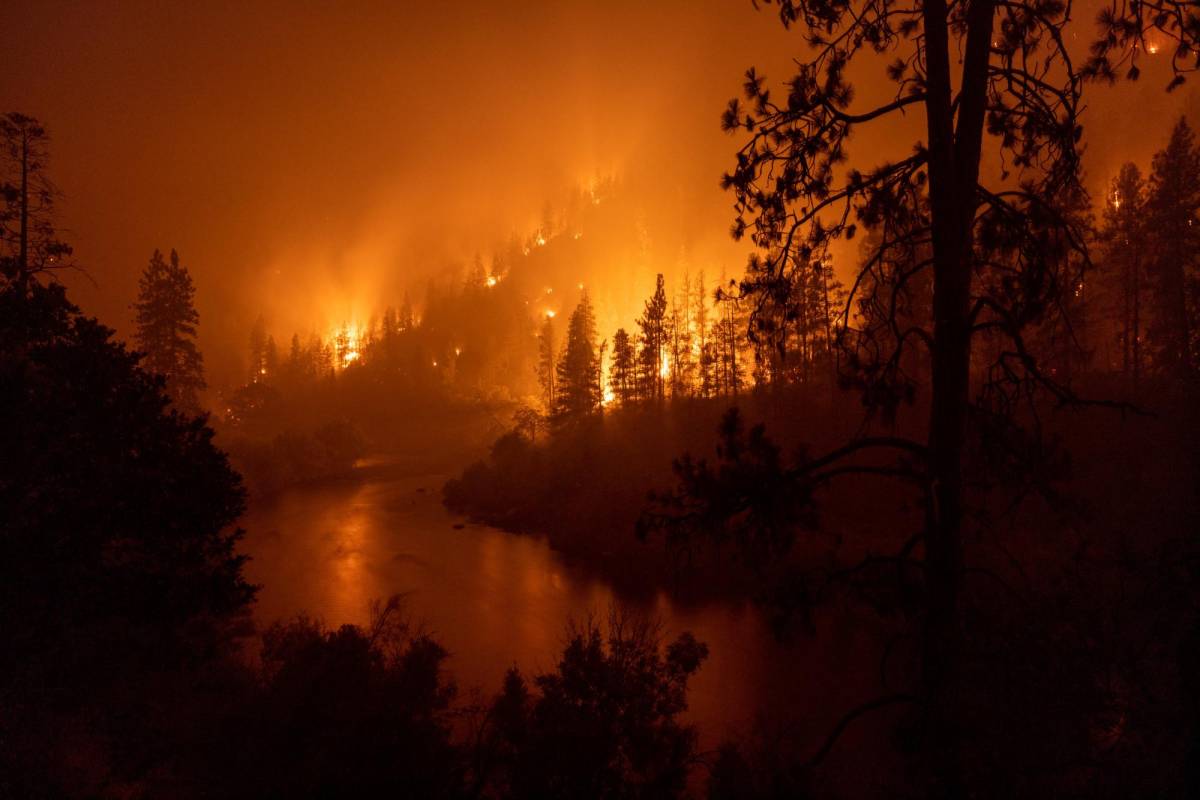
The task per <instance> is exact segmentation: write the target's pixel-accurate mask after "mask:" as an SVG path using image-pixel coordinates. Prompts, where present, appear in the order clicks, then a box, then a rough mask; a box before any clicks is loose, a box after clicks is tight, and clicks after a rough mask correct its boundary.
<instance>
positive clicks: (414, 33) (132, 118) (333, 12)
mask: <svg viewBox="0 0 1200 800" xmlns="http://www.w3.org/2000/svg"><path fill="white" fill-rule="evenodd" d="M250 5H251V6H252V7H249V8H247V7H243V5H242V4H232V3H230V4H204V5H202V6H201V5H196V6H193V7H191V8H187V7H164V6H163V5H162V4H158V3H133V2H130V3H121V4H115V3H114V4H101V3H89V4H78V5H76V4H62V3H39V4H37V5H36V6H34V5H29V6H26V7H24V8H21V9H12V8H10V9H9V13H8V14H6V27H7V33H8V35H7V37H6V39H7V42H6V50H7V52H6V68H5V70H4V73H3V75H2V76H0V106H2V107H3V108H5V109H13V110H20V111H22V112H24V113H28V114H32V115H34V116H36V117H38V118H39V119H41V120H42V121H43V122H44V123H45V124H46V125H47V127H48V128H49V130H50V131H51V134H52V135H53V137H54V144H53V147H52V152H53V163H52V166H51V174H52V175H53V176H54V178H55V180H56V182H57V183H58V185H59V187H60V188H61V189H62V190H63V192H64V195H65V198H64V201H63V203H62V207H61V208H62V214H61V216H62V224H63V227H64V228H66V229H67V230H68V231H69V233H68V235H67V238H68V239H69V240H70V241H71V242H72V243H73V244H74V245H75V248H76V255H77V261H78V263H79V264H80V265H81V266H83V267H85V268H86V269H87V272H88V275H89V276H90V278H91V279H92V281H94V285H93V284H92V283H90V282H88V281H86V280H81V279H79V278H69V279H68V280H69V281H70V283H71V284H72V288H73V291H74V296H75V298H76V299H77V301H79V302H80V303H81V304H82V305H83V307H84V308H85V309H86V310H88V311H89V312H92V313H95V314H97V315H99V316H100V317H101V318H102V319H103V320H104V321H106V322H108V323H109V324H111V325H114V326H116V327H117V328H118V329H119V330H120V331H121V333H122V334H127V333H128V331H129V320H130V312H129V304H130V303H131V302H132V300H133V298H134V296H135V294H136V289H137V277H138V274H139V273H140V271H141V269H142V268H143V266H144V265H145V263H146V260H147V258H148V257H149V255H150V253H151V251H152V250H153V249H154V248H156V247H158V248H162V249H164V250H165V249H168V248H171V247H174V248H177V249H178V250H179V252H180V253H181V255H182V257H183V260H184V263H185V264H187V265H188V266H189V268H190V269H191V271H192V273H193V275H194V277H195V281H196V284H197V289H198V297H197V305H198V309H199V311H200V314H201V320H202V322H201V344H202V347H203V349H204V351H205V354H206V358H207V361H208V364H209V370H210V374H211V375H212V377H213V378H214V379H215V381H216V382H218V383H219V382H221V381H222V380H223V376H225V375H228V374H231V373H232V371H233V370H235V369H237V368H239V363H240V362H239V358H240V357H241V353H242V350H243V349H244V346H245V341H246V333H247V330H248V329H249V326H250V324H251V322H252V321H253V319H254V318H255V317H256V316H257V315H258V314H259V313H262V314H264V315H265V317H266V318H267V321H268V325H269V328H270V329H271V330H272V332H274V333H275V334H276V336H277V338H278V337H281V336H286V335H289V334H290V333H291V332H292V331H302V332H303V331H310V330H323V329H324V328H325V327H327V326H328V325H330V324H334V323H336V322H337V321H339V320H342V319H346V318H350V317H366V316H368V315H371V314H375V313H378V312H379V311H380V310H381V309H382V307H383V306H384V305H387V304H391V303H396V302H398V299H399V297H400V295H401V293H402V292H403V291H404V289H405V288H410V287H411V288H413V290H414V297H418V296H419V292H420V287H421V285H422V284H423V282H424V281H426V280H427V279H428V278H430V277H431V276H438V275H446V274H449V273H452V272H453V271H454V270H457V269H459V268H461V265H464V264H466V263H468V262H469V261H470V260H471V259H472V258H473V257H474V254H475V253H477V252H482V253H484V254H485V257H486V256H487V255H488V254H490V253H491V252H492V250H493V249H494V248H495V247H497V246H498V245H500V244H502V243H503V242H504V241H505V240H507V239H508V238H509V237H511V236H514V235H516V236H522V237H524V236H528V235H529V234H530V233H532V232H533V231H535V230H536V229H537V227H538V225H539V221H540V220H541V219H542V217H543V215H544V213H545V209H546V207H547V204H554V203H555V202H557V201H558V199H559V198H562V197H564V196H566V195H567V194H568V193H569V192H570V191H571V190H572V189H573V188H575V187H579V186H583V185H587V183H588V182H589V181H592V180H595V179H597V178H598V177H599V178H602V177H609V176H616V177H618V178H619V179H621V180H622V181H623V182H624V183H623V185H624V186H625V187H626V188H625V191H626V193H627V194H626V199H627V200H628V202H630V203H632V204H634V205H636V207H637V210H638V213H639V214H641V215H642V216H643V217H644V218H645V219H646V220H647V226H648V228H649V230H651V231H652V232H653V233H652V237H653V241H652V242H651V243H650V246H651V247H652V250H653V253H654V255H653V257H652V258H649V259H647V260H646V261H645V263H643V264H641V265H639V267H638V270H637V271H635V272H634V273H633V276H634V278H633V279H634V280H636V282H637V283H638V286H637V287H636V290H632V289H626V287H620V291H614V290H612V287H608V290H607V291H606V290H605V287H599V289H600V291H598V292H596V294H597V295H598V296H600V297H602V298H603V297H613V296H620V297H626V296H629V297H634V296H644V295H646V294H648V293H649V291H650V290H651V289H652V286H653V284H652V281H653V273H654V272H655V271H666V272H668V273H670V272H672V271H675V270H678V269H680V268H681V267H688V268H693V269H694V268H703V269H705V270H706V271H707V272H708V274H709V275H710V276H712V277H713V278H715V277H716V276H718V275H719V274H720V272H721V270H722V269H724V270H726V271H727V273H728V275H729V276H730V277H734V276H736V275H739V274H740V272H741V269H742V266H743V260H744V257H745V253H746V249H745V247H744V246H738V245H734V243H732V242H731V241H730V240H729V237H728V234H727V231H728V226H729V223H730V221H731V211H730V202H731V201H730V198H729V197H728V196H726V195H724V194H723V193H722V192H721V191H720V190H719V188H718V180H719V177H720V175H721V173H722V171H723V170H725V169H727V168H728V167H729V166H730V164H731V163H732V153H733V151H734V149H735V148H736V146H737V142H736V140H732V139H730V138H728V137H727V136H726V135H724V134H723V133H722V132H721V131H720V129H719V126H718V116H719V113H720V111H721V110H722V108H723V106H724V104H725V102H726V101H727V100H728V99H729V98H730V97H732V96H734V95H735V94H737V93H738V90H739V85H740V82H741V74H742V72H743V71H744V69H745V68H746V67H748V66H751V65H755V66H757V67H759V68H760V70H761V71H762V72H763V73H765V74H766V75H767V77H768V80H769V81H773V82H778V81H782V80H783V79H785V78H786V77H787V76H788V74H789V71H790V70H789V66H790V57H791V55H793V54H794V53H796V52H798V51H799V49H800V47H801V43H800V40H799V38H798V36H797V35H796V34H792V33H788V32H786V31H784V30H783V29H782V28H781V26H780V25H779V23H778V20H777V19H776V17H775V15H774V13H773V10H772V9H766V10H764V11H762V12H759V13H756V12H755V11H754V10H753V8H752V6H751V4H750V3H749V2H743V1H742V0H729V1H728V2H713V3H695V2H677V1H676V0H671V1H670V2H661V3H644V2H582V3H539V4H535V3H530V4H523V3H423V4H414V5H407V6H405V7H398V6H397V5H396V4H392V3H354V4H338V5H333V4H305V5H299V4H294V3H281V4H270V3H255V4H250ZM1084 13H1088V12H1084ZM1088 15H1089V16H1090V13H1088ZM1085 30H1086V29H1085V28H1084V27H1083V26H1080V28H1079V35H1081V36H1082V35H1084V31H1085ZM1160 71H1161V70H1157V69H1156V68H1155V66H1154V65H1151V67H1150V68H1149V69H1147V70H1146V74H1145V75H1144V77H1143V79H1142V81H1141V82H1140V83H1139V84H1137V85H1134V86H1123V87H1118V88H1116V89H1096V90H1093V91H1091V92H1090V93H1089V95H1088V103H1089V110H1088V112H1087V114H1086V116H1085V120H1086V122H1087V125H1088V128H1087V134H1086V137H1087V138H1086V141H1087V143H1088V151H1087V162H1086V163H1087V167H1088V185H1089V186H1090V187H1091V188H1092V189H1093V190H1096V189H1100V188H1102V187H1103V186H1104V184H1105V183H1106V182H1107V180H1108V179H1109V177H1110V176H1111V175H1112V174H1113V173H1115V171H1116V168H1117V166H1118V165H1119V162H1120V161H1123V160H1125V159H1128V158H1133V159H1136V160H1139V161H1141V162H1142V163H1145V162H1146V161H1148V157H1149V154H1150V153H1151V152H1153V151H1154V150H1155V149H1158V148H1160V147H1161V146H1162V144H1163V142H1161V141H1159V140H1158V139H1148V138H1145V137H1144V136H1143V132H1144V131H1160V132H1161V131H1165V130H1167V129H1168V125H1169V121H1170V120H1171V118H1172V117H1174V116H1177V115H1178V114H1179V113H1180V112H1181V110H1182V109H1184V108H1195V107H1196V105H1197V104H1196V102H1195V99H1194V98H1195V96H1194V95H1188V94H1184V93H1180V94H1178V95H1172V96H1167V95H1164V94H1162V86H1163V84H1164V83H1165V77H1162V76H1161V75H1160V74H1159V72H1160ZM866 77H867V76H866V75H865V74H864V75H863V76H861V77H860V78H859V80H860V85H861V84H862V82H863V79H864V78H866ZM1160 78H1161V79H1160ZM876 80H879V79H878V78H876ZM776 85H777V84H776ZM860 96H862V97H863V98H864V100H867V99H870V98H871V97H872V91H871V90H870V89H864V91H862V92H860ZM915 138H916V134H915V133H914V135H913V136H912V137H911V138H908V139H907V140H905V141H872V140H868V139H867V138H866V137H865V136H864V138H863V139H862V140H856V141H855V142H854V143H853V145H854V150H853V151H852V154H851V155H852V158H864V159H866V158H870V159H871V160H874V159H875V157H876V154H879V157H886V156H887V155H892V154H894V153H895V152H897V148H899V151H900V152H903V151H905V150H907V149H908V148H910V147H911V144H912V141H913V140H915ZM1144 139H1145V140H1144ZM613 275H614V276H613V278H612V280H620V281H629V280H630V279H631V278H630V273H629V272H628V271H627V270H614V273H613ZM618 275H619V277H617V276H618ZM589 278H590V279H592V280H594V279H595V277H594V276H589ZM603 279H604V278H603V276H601V278H600V280H601V281H603ZM711 285H712V281H711V280H710V286H711ZM601 306H603V304H602V303H601ZM636 310H637V309H636V304H633V305H631V306H630V307H626V308H604V307H601V308H599V309H598V314H599V317H600V322H601V328H602V334H604V335H607V333H608V332H609V331H610V330H611V326H612V325H614V324H628V323H629V322H631V321H632V315H633V314H634V313H635V312H636Z"/></svg>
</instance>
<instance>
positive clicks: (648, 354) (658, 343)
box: [638, 273, 667, 400]
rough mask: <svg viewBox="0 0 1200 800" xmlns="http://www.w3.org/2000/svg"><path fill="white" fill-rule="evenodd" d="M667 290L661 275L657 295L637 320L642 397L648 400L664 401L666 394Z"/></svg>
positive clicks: (650, 300)
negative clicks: (639, 337)
mask: <svg viewBox="0 0 1200 800" xmlns="http://www.w3.org/2000/svg"><path fill="white" fill-rule="evenodd" d="M666 316H667V290H666V285H665V283H664V281H663V276H662V273H659V275H658V277H657V279H656V282H655V287H654V294H653V295H652V296H651V297H650V299H649V300H647V301H646V306H645V310H644V311H643V312H642V316H641V318H640V319H639V320H638V326H639V327H641V329H642V351H641V357H640V358H639V359H638V361H639V365H638V366H639V367H640V373H641V374H640V376H639V377H640V381H639V382H640V383H641V384H642V389H641V394H642V396H643V397H644V398H646V399H648V400H662V399H663V397H664V395H665V386H666V382H665V378H666V376H665V375H663V372H664V370H663V358H664V356H665V355H666V345H667V325H666Z"/></svg>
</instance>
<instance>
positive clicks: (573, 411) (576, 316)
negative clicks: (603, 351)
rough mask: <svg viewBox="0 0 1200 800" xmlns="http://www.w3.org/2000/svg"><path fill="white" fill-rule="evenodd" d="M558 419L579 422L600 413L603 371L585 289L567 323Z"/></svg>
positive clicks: (591, 312) (593, 318) (558, 395)
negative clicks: (575, 419) (576, 420)
mask: <svg viewBox="0 0 1200 800" xmlns="http://www.w3.org/2000/svg"><path fill="white" fill-rule="evenodd" d="M557 375H558V393H557V397H556V402H555V406H554V411H555V416H557V417H559V418H576V417H581V416H584V415H587V414H592V413H594V412H596V411H598V410H599V409H600V400H601V397H602V395H601V391H600V370H599V358H598V356H597V354H596V315H595V312H594V311H593V310H592V301H591V300H590V299H588V294H587V290H586V289H585V290H584V291H583V293H582V294H581V296H580V298H579V305H577V306H576V307H575V310H574V311H572V312H571V319H570V320H569V321H568V322H567V340H566V342H565V343H564V344H563V352H562V357H561V358H560V359H559V361H558V368H557Z"/></svg>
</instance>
